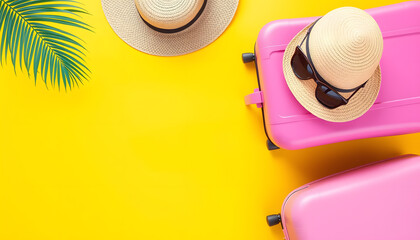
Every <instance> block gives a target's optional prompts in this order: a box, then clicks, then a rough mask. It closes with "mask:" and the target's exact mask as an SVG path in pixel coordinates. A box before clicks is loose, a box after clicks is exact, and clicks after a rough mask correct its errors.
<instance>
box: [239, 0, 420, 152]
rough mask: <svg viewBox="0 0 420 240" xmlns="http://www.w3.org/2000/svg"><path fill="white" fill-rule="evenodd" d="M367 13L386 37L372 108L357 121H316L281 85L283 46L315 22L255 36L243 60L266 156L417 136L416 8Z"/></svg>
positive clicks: (277, 25) (419, 39)
mask: <svg viewBox="0 0 420 240" xmlns="http://www.w3.org/2000/svg"><path fill="white" fill-rule="evenodd" d="M366 11H367V12H368V13H369V14H371V15H372V16H373V18H374V19H375V20H376V21H377V23H378V24H379V27H380V28H381V31H382V34H383V37H384V51H383V55H382V60H381V63H380V66H381V69H382V85H381V89H380V92H379V96H378V98H377V100H376V102H375V104H374V105H373V107H372V108H371V109H370V110H369V111H368V112H367V113H366V114H365V115H363V116H362V117H360V118H358V119H356V120H353V121H350V122H346V123H332V122H327V121H324V120H322V119H318V118H317V117H315V116H313V115H312V114H310V113H309V112H308V111H307V110H306V109H305V108H303V107H302V106H301V105H300V104H299V102H298V101H297V100H296V99H295V98H294V96H293V95H292V93H291V91H290V90H289V88H288V86H287V84H286V82H285V80H284V76H283V70H282V69H283V68H282V60H283V54H284V50H285V48H286V46H287V44H288V43H289V41H290V40H291V39H292V38H293V37H294V36H295V35H296V34H297V33H298V32H299V31H300V30H301V29H302V28H304V27H305V26H306V25H308V24H310V23H311V22H313V21H315V20H316V19H317V18H300V19H285V20H277V21H274V22H271V23H268V24H267V25H266V26H264V28H263V29H262V30H261V31H260V33H259V36H258V39H257V42H256V45H255V55H254V54H252V53H249V54H243V60H244V62H250V61H253V60H255V64H256V67H257V76H258V83H259V88H257V89H255V91H254V93H252V94H250V95H248V96H246V97H245V101H246V104H256V105H257V106H258V107H262V111H263V121H264V127H265V131H266V135H267V137H268V139H269V140H268V141H267V145H268V148H269V149H270V150H273V149H276V148H278V147H281V148H285V149H301V148H307V147H313V146H318V145H324V144H330V143H335V142H341V141H348V140H353V139H361V138H371V137H381V136H391V135H398V134H407V133H414V132H419V131H420V46H419V43H420V2H417V1H413V2H403V3H399V4H394V5H389V6H384V7H378V8H374V9H369V10H366Z"/></svg>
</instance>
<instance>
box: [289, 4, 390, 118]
mask: <svg viewBox="0 0 420 240" xmlns="http://www.w3.org/2000/svg"><path fill="white" fill-rule="evenodd" d="M311 27H312V30H311V32H310V35H309V43H308V46H309V53H310V56H311V59H312V63H313V65H314V67H315V69H316V71H317V72H318V73H319V75H320V76H322V78H323V79H324V80H325V81H327V82H328V83H329V84H330V85H332V86H334V87H336V88H339V89H354V88H357V87H358V86H360V85H362V84H363V83H364V82H366V85H365V86H364V87H363V88H361V89H360V90H359V91H358V92H357V93H356V94H355V95H354V96H353V97H352V98H351V99H350V100H349V102H348V103H347V104H346V105H342V106H340V107H338V108H335V109H329V108H326V107H324V106H323V105H322V104H321V103H319V102H318V101H317V99H316V97H315V88H316V86H317V84H316V83H315V81H313V80H300V79H299V78H297V77H296V76H295V74H294V72H293V70H292V67H291V59H292V57H293V54H294V52H295V48H296V46H297V45H299V44H300V43H301V42H302V40H304V38H305V36H306V34H307V32H308V29H309V28H311ZM301 48H302V50H303V52H304V53H305V54H306V55H307V49H306V40H305V42H304V43H303V44H302V46H301ZM382 51H383V38H382V34H381V30H380V29H379V26H378V24H377V23H376V21H375V20H374V19H373V18H372V17H371V16H370V15H369V14H367V13H366V12H365V11H363V10H361V9H358V8H354V7H343V8H338V9H335V10H333V11H331V12H329V13H327V14H326V15H325V16H323V17H322V18H320V19H319V20H318V21H317V22H315V23H312V24H310V25H309V26H307V27H305V28H304V29H303V30H302V31H300V32H299V33H298V34H297V35H296V36H295V37H294V38H293V39H292V41H291V42H290V43H289V45H288V46H287V48H286V50H285V53H284V58H283V70H284V76H285V79H286V82H287V85H288V86H289V88H290V90H291V92H292V93H293V95H294V96H295V97H296V99H297V100H298V101H299V103H300V104H301V105H302V106H303V107H304V108H306V109H307V110H308V111H309V112H311V113H312V114H314V115H315V116H317V117H319V118H322V119H324V120H327V121H330V122H347V121H351V120H354V119H356V118H358V117H360V116H362V115H363V114H364V113H365V112H367V111H368V110H369V108H370V107H371V106H372V105H373V104H374V102H375V100H376V98H377V96H378V93H379V88H380V85H381V70H380V67H379V61H380V59H381V56H382ZM339 93H340V94H341V95H342V96H344V97H345V98H348V97H349V96H350V95H351V94H352V93H351V92H350V93H343V92H339Z"/></svg>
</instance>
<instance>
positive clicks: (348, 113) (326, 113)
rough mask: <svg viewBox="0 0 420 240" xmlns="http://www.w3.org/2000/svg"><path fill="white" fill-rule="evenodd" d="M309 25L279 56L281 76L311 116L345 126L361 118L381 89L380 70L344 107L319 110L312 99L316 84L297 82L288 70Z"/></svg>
mask: <svg viewBox="0 0 420 240" xmlns="http://www.w3.org/2000/svg"><path fill="white" fill-rule="evenodd" d="M312 25H313V23H312V24H310V25H308V26H306V27H305V28H304V29H303V30H301V31H300V32H299V33H298V34H297V35H296V36H295V37H294V38H293V39H292V40H291V41H290V43H289V44H288V46H287V47H286V50H285V52H284V56H283V72H284V77H285V79H286V82H287V85H288V86H289V89H290V91H291V92H292V94H293V95H294V96H295V98H296V99H297V100H298V102H299V103H300V104H301V105H302V106H303V107H304V108H305V109H306V110H308V111H309V112H310V113H312V114H313V115H315V116H317V117H319V118H321V119H324V120H326V121H329V122H348V121H351V120H354V119H356V118H358V117H360V116H362V115H363V114H365V113H366V112H367V111H368V110H369V109H370V107H372V105H373V104H374V103H375V100H376V98H377V97H378V94H379V89H380V87H381V69H380V66H378V68H377V69H376V70H375V72H374V74H373V75H372V77H371V78H370V79H369V80H368V81H367V83H366V85H365V87H363V88H362V89H360V90H359V91H358V92H357V93H356V94H355V95H354V96H353V97H352V98H351V99H350V101H349V102H348V103H347V104H346V105H342V106H340V107H338V108H335V109H329V108H326V107H325V106H323V105H322V104H321V103H319V102H318V100H317V99H316V97H315V88H316V86H317V84H316V83H315V81H313V80H300V79H299V78H297V77H296V75H295V74H294V72H293V69H292V67H291V59H292V57H293V54H294V53H295V49H296V46H297V45H298V44H300V43H301V42H302V40H303V38H304V37H305V35H306V33H307V32H308V29H309V28H310V27H311V26H312Z"/></svg>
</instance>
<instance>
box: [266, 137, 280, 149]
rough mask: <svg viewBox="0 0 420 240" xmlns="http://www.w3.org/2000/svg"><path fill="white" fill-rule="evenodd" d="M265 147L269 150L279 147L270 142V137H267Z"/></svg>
mask: <svg viewBox="0 0 420 240" xmlns="http://www.w3.org/2000/svg"><path fill="white" fill-rule="evenodd" d="M267 148H268V150H270V151H272V150H277V149H280V148H279V147H277V146H276V145H275V144H274V143H272V142H271V141H270V139H267Z"/></svg>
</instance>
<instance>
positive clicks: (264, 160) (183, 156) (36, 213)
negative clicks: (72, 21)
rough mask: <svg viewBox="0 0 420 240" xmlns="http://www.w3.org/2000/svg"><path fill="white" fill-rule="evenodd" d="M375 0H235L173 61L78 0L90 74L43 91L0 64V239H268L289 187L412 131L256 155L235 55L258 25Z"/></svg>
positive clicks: (406, 149)
mask: <svg viewBox="0 0 420 240" xmlns="http://www.w3.org/2000/svg"><path fill="white" fill-rule="evenodd" d="M396 2H398V1H395V0H386V1H384V0H380V1H379V0H378V1H365V0H363V1H362V0H358V1H322V0H321V1H280V0H263V1H257V0H254V1H251V0H241V1H240V5H239V9H238V12H237V14H236V16H235V18H234V20H233V22H232V24H231V25H230V27H229V28H228V29H227V31H226V32H225V33H224V34H223V35H222V36H221V37H220V38H219V39H218V40H217V41H216V42H214V43H213V44H211V45H210V46H208V47H206V48H204V49H202V50H200V51H198V52H195V53H193V54H189V55H186V56H180V57H170V58H163V57H154V56H150V55H147V54H144V53H141V52H138V51H136V50H134V49H133V48H131V47H130V46H128V45H126V44H125V43H124V42H123V41H121V40H120V39H119V38H118V37H117V36H116V35H115V34H114V32H113V31H112V29H111V28H110V26H109V25H108V23H107V21H106V19H105V17H104V15H103V13H102V8H101V3H100V1H99V0H96V1H84V4H85V5H86V8H87V9H88V11H89V12H90V13H91V14H92V15H91V16H86V17H85V21H86V22H88V23H89V24H90V25H92V26H93V27H94V28H95V34H92V33H88V32H84V31H80V33H78V34H79V35H80V36H82V37H83V38H84V39H85V41H86V47H87V49H88V51H89V52H88V54H87V57H86V60H87V64H88V66H89V68H90V69H91V71H92V75H91V80H90V81H89V82H87V83H86V84H85V85H84V86H82V87H80V88H75V89H73V90H71V91H67V92H66V91H63V90H62V91H58V90H54V89H50V90H47V89H46V88H45V86H44V85H43V84H42V83H41V82H40V83H39V84H37V85H36V86H35V85H34V80H33V79H29V78H28V77H27V76H26V75H25V74H24V73H22V72H20V70H18V71H17V75H15V73H14V71H13V68H12V67H11V62H10V61H9V62H8V64H7V65H6V66H3V67H2V68H1V70H0V239H4V240H15V239H25V240H26V239H40V240H41V239H42V240H50V239H51V240H52V239H54V240H56V239H69V240H74V239H219V240H221V239H282V237H283V235H282V232H281V228H280V227H274V228H269V227H268V226H267V225H266V223H265V216H266V215H267V214H272V213H277V212H279V211H280V207H281V204H282V202H283V199H284V198H285V197H286V195H287V194H288V193H289V192H290V191H291V190H293V189H294V188H296V187H299V186H300V185H303V184H305V183H307V182H309V181H312V180H315V179H318V178H321V177H324V176H326V175H329V174H332V173H335V172H337V171H341V170H344V169H348V168H351V167H355V166H358V165H360V164H363V163H367V162H372V161H376V160H380V159H384V158H388V157H393V156H397V155H400V154H405V153H420V150H419V148H418V143H419V140H420V135H419V134H412V135H406V136H397V137H386V138H379V139H366V140H358V141H352V142H346V143H338V144H333V145H329V146H321V147H315V148H311V149H305V150H298V151H286V150H279V151H273V152H269V151H267V150H266V147H265V140H266V137H265V135H264V131H263V125H262V119H261V112H260V110H259V109H257V108H255V107H246V106H245V105H244V102H243V97H244V95H246V94H248V93H251V92H252V91H253V89H254V88H255V87H256V86H257V80H256V76H255V69H254V67H253V66H252V64H250V65H244V64H243V63H242V61H241V53H242V52H249V51H252V50H253V45H254V42H255V40H256V38H257V34H258V32H259V29H261V27H262V26H263V25H264V24H265V23H267V22H269V21H272V20H275V19H280V18H297V17H306V16H318V15H323V14H325V13H327V12H328V11H329V10H332V9H334V8H337V7H341V6H348V5H351V6H355V7H359V8H363V9H365V8H372V7H377V6H381V5H386V4H391V3H396Z"/></svg>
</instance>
